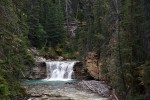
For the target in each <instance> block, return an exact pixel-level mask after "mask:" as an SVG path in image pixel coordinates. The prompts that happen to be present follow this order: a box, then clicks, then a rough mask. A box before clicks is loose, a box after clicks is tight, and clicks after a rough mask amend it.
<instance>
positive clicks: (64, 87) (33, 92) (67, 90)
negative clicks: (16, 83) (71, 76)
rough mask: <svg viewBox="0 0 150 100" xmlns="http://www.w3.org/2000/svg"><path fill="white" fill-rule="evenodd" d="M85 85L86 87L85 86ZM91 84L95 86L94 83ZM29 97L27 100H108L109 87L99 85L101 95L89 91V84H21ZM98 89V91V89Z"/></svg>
mask: <svg viewBox="0 0 150 100" xmlns="http://www.w3.org/2000/svg"><path fill="white" fill-rule="evenodd" d="M85 84H86V85H85ZM92 84H95V86H97V85H96V84H97V83H96V81H95V82H94V83H92ZM23 86H24V87H25V89H26V92H27V94H28V95H29V98H28V100H108V99H107V98H108V95H109V87H107V86H106V85H103V84H101V85H99V86H100V88H101V89H102V90H103V91H102V92H101V94H99V93H98V92H96V91H95V92H94V91H93V90H90V87H92V86H91V84H90V82H86V81H84V82H83V81H82V82H49V83H48V82H47V83H40V84H39V83H38V84H27V83H25V84H23ZM100 88H99V89H100Z"/></svg>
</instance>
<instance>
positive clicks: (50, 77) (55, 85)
mask: <svg viewBox="0 0 150 100" xmlns="http://www.w3.org/2000/svg"><path fill="white" fill-rule="evenodd" d="M76 62H77V61H51V62H46V70H47V78H46V79H43V80H27V81H25V82H24V83H25V84H24V87H25V88H26V91H27V93H28V94H29V95H31V96H30V98H29V99H28V100H107V98H103V97H100V96H99V95H98V94H95V93H92V92H89V91H84V90H80V89H77V87H76V85H77V84H78V82H79V81H78V80H75V79H72V74H73V67H74V65H75V63H76Z"/></svg>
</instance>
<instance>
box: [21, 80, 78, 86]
mask: <svg viewBox="0 0 150 100" xmlns="http://www.w3.org/2000/svg"><path fill="white" fill-rule="evenodd" d="M78 82H79V80H75V79H72V80H68V79H63V80H55V79H42V80H24V81H23V83H25V84H30V85H38V84H49V85H62V84H67V83H68V84H73V83H78Z"/></svg>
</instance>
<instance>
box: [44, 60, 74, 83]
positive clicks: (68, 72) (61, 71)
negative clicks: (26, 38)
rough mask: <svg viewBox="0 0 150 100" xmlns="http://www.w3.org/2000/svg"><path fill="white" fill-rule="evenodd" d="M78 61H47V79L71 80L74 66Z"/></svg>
mask: <svg viewBox="0 0 150 100" xmlns="http://www.w3.org/2000/svg"><path fill="white" fill-rule="evenodd" d="M75 63H76V61H51V62H46V68H47V78H46V80H71V79H72V77H71V76H72V73H73V66H74V64H75Z"/></svg>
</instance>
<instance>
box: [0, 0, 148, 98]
mask: <svg viewBox="0 0 150 100" xmlns="http://www.w3.org/2000/svg"><path fill="white" fill-rule="evenodd" d="M32 47H34V48H36V49H37V50H38V51H39V52H40V55H42V56H43V57H45V58H47V59H50V58H56V57H57V56H62V57H64V58H69V59H78V60H80V61H84V60H85V58H86V56H87V54H88V53H89V52H95V53H97V55H98V59H99V60H98V61H99V62H101V63H102V71H101V75H102V76H101V77H103V78H101V79H99V80H105V81H106V82H107V83H108V84H109V85H110V86H111V87H112V88H114V89H115V91H116V95H117V97H118V98H119V100H149V98H150V0H21V1H19V0H0V97H3V98H10V97H13V96H26V92H25V89H24V88H23V87H21V80H22V79H23V77H24V76H25V73H27V71H28V70H30V69H31V68H32V67H33V66H34V65H35V60H34V55H32V54H31V52H29V49H30V48H32Z"/></svg>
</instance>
